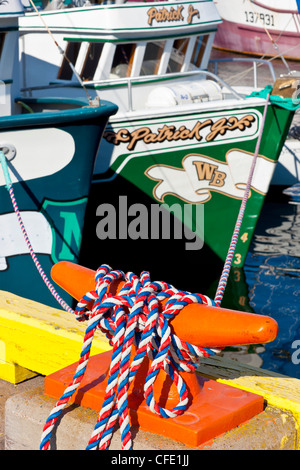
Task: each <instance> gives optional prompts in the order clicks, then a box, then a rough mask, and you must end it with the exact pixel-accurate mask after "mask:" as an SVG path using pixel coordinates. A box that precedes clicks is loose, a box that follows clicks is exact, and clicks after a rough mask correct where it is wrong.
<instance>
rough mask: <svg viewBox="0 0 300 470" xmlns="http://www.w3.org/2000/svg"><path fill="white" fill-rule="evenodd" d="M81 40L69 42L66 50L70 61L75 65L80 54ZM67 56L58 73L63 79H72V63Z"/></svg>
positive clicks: (58, 76)
mask: <svg viewBox="0 0 300 470" xmlns="http://www.w3.org/2000/svg"><path fill="white" fill-rule="evenodd" d="M80 45H81V42H75V41H72V42H69V43H68V45H67V48H66V51H65V56H66V57H68V59H69V61H70V62H71V63H72V64H73V65H75V63H76V60H77V57H78V54H79V49H80ZM66 57H64V58H63V61H62V64H61V67H60V69H59V72H58V74H57V78H59V79H61V80H71V79H72V75H73V71H72V69H71V67H70V64H69V63H68V61H67V59H66Z"/></svg>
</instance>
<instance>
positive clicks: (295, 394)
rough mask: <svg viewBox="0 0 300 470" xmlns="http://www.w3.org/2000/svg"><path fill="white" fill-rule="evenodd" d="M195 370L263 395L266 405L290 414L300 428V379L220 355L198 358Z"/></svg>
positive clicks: (219, 380)
mask: <svg viewBox="0 0 300 470" xmlns="http://www.w3.org/2000/svg"><path fill="white" fill-rule="evenodd" d="M198 372H199V373H200V374H201V375H204V376H206V377H209V378H213V379H215V380H217V381H218V382H222V383H226V384H228V385H232V386H234V387H237V388H240V389H243V390H247V391H249V392H252V393H256V394H258V395H261V396H263V397H264V398H265V400H266V401H267V403H268V405H270V406H274V407H276V408H279V409H281V410H284V411H288V412H290V413H292V414H293V416H294V418H295V420H296V422H297V425H298V429H299V427H300V380H299V379H296V378H293V377H288V376H285V375H282V374H277V373H276V372H272V371H268V370H265V369H260V368H256V367H253V366H250V365H248V364H243V363H241V362H237V361H235V360H231V359H226V358H224V357H221V356H214V357H210V358H205V359H201V365H200V366H199V368H198ZM298 440H299V439H298Z"/></svg>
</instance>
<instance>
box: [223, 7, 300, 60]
mask: <svg viewBox="0 0 300 470" xmlns="http://www.w3.org/2000/svg"><path fill="white" fill-rule="evenodd" d="M215 4H216V6H217V8H218V11H219V13H220V15H221V17H222V19H223V22H222V25H220V27H219V28H218V32H217V34H216V36H215V39H214V45H215V47H218V48H221V49H225V50H230V51H235V52H240V53H246V54H256V55H259V56H269V57H274V56H278V55H282V56H284V57H285V58H290V59H293V60H299V59H300V54H299V45H300V16H299V6H300V2H299V0H286V1H285V2H282V1H281V0H242V1H241V0H215Z"/></svg>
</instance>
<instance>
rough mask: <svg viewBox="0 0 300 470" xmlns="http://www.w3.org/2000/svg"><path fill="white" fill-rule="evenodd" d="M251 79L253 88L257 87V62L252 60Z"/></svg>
mask: <svg viewBox="0 0 300 470" xmlns="http://www.w3.org/2000/svg"><path fill="white" fill-rule="evenodd" d="M253 81H254V83H253V84H254V88H257V63H256V61H255V60H254V61H253Z"/></svg>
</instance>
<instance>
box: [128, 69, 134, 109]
mask: <svg viewBox="0 0 300 470" xmlns="http://www.w3.org/2000/svg"><path fill="white" fill-rule="evenodd" d="M127 84H128V111H133V109H132V86H131V78H130V77H128V79H127Z"/></svg>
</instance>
